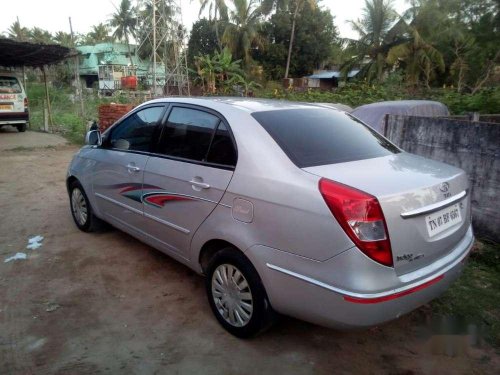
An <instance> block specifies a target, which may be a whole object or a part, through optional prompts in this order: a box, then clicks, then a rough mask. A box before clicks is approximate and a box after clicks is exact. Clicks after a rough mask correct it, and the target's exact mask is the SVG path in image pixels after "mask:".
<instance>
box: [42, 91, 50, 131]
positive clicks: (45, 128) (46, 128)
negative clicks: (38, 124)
mask: <svg viewBox="0 0 500 375" xmlns="http://www.w3.org/2000/svg"><path fill="white" fill-rule="evenodd" d="M46 102H47V101H46V100H45V99H43V131H44V132H46V133H48V132H49V114H48V111H47V104H46Z"/></svg>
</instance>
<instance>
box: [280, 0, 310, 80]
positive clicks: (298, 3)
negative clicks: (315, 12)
mask: <svg viewBox="0 0 500 375" xmlns="http://www.w3.org/2000/svg"><path fill="white" fill-rule="evenodd" d="M280 3H281V4H284V3H283V2H282V1H281V2H279V3H278V6H279V4H280ZM316 5H317V0H293V1H291V2H290V6H291V8H292V9H293V14H292V30H291V32H290V42H289V44H288V56H287V58H286V68H285V78H288V72H289V71H290V60H291V58H292V48H293V42H294V39H295V25H296V24H297V16H298V15H299V12H300V11H302V9H304V7H306V6H308V7H311V8H315V7H316ZM282 6H283V5H282Z"/></svg>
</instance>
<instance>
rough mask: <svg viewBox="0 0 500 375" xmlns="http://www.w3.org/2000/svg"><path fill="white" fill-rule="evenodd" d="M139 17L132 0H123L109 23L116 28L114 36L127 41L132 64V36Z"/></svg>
mask: <svg viewBox="0 0 500 375" xmlns="http://www.w3.org/2000/svg"><path fill="white" fill-rule="evenodd" d="M136 24H137V17H136V15H135V9H134V7H132V4H131V2H130V0H122V1H121V3H120V7H119V8H116V13H115V14H113V16H112V18H111V20H110V21H109V25H110V26H111V27H113V28H115V31H114V32H113V37H114V38H116V39H118V40H123V39H125V42H126V43H127V49H128V56H129V58H130V64H131V65H132V66H133V65H134V62H133V60H132V52H131V51H130V37H135V32H136V28H135V26H136Z"/></svg>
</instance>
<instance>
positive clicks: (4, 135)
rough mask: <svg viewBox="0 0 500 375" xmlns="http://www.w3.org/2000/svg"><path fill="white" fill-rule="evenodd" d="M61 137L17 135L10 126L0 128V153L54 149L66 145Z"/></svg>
mask: <svg viewBox="0 0 500 375" xmlns="http://www.w3.org/2000/svg"><path fill="white" fill-rule="evenodd" d="M66 143H67V141H66V140H65V139H64V138H63V137H59V136H57V135H54V134H47V133H40V132H30V131H27V132H25V133H19V132H18V131H17V129H16V128H14V127H12V126H2V127H1V128H0V151H7V150H19V151H20V150H22V149H25V148H33V147H55V146H61V145H64V144H66Z"/></svg>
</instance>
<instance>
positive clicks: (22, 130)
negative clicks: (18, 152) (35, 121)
mask: <svg viewBox="0 0 500 375" xmlns="http://www.w3.org/2000/svg"><path fill="white" fill-rule="evenodd" d="M16 128H17V131H18V132H19V133H23V132H25V131H26V123H24V124H21V125H16Z"/></svg>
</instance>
